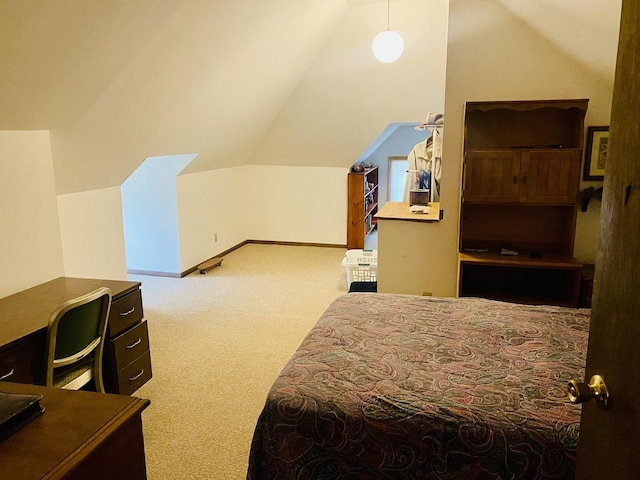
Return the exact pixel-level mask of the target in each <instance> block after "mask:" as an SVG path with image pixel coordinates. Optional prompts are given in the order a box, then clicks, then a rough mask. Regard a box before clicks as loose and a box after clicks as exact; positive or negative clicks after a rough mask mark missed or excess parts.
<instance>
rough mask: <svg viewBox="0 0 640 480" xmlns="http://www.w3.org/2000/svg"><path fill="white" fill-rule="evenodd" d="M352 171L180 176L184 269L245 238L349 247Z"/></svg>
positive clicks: (238, 170)
mask: <svg viewBox="0 0 640 480" xmlns="http://www.w3.org/2000/svg"><path fill="white" fill-rule="evenodd" d="M347 172H348V169H345V168H321V167H277V166H266V165H245V166H243V167H233V168H226V169H219V170H212V171H210V172H203V173H197V174H189V175H181V176H179V177H178V217H179V224H180V252H181V269H182V271H185V270H187V269H189V268H191V267H193V266H195V265H197V264H198V263H200V262H202V261H204V260H206V259H208V258H210V257H212V256H215V255H217V254H219V253H221V252H224V251H225V250H227V249H229V248H231V247H233V246H235V245H237V244H239V243H241V242H243V241H245V240H272V241H284V242H308V243H327V244H337V245H344V244H345V242H346V225H347V206H346V188H347ZM216 234H217V242H216V240H215V236H216Z"/></svg>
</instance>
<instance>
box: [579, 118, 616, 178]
mask: <svg viewBox="0 0 640 480" xmlns="http://www.w3.org/2000/svg"><path fill="white" fill-rule="evenodd" d="M608 143H609V127H588V128H587V148H586V150H585V156H584V174H583V176H582V179H583V180H604V168H605V165H606V163H607V145H608Z"/></svg>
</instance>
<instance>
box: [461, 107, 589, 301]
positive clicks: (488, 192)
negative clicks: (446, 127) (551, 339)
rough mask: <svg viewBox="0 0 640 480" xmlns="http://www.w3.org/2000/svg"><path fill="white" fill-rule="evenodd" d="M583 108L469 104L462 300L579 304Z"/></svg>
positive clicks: (463, 206)
mask: <svg viewBox="0 0 640 480" xmlns="http://www.w3.org/2000/svg"><path fill="white" fill-rule="evenodd" d="M587 104H588V100H585V99H580V100H546V101H514V102H512V101H505V102H468V103H467V104H466V105H465V139H464V157H465V158H464V168H463V186H462V197H461V216H460V237H459V279H458V293H459V295H460V296H479V297H485V298H493V299H497V300H507V301H514V302H521V303H532V304H552V305H565V306H577V304H578V297H579V290H580V272H581V269H582V264H581V263H580V262H578V261H577V260H576V259H575V258H574V257H573V245H574V239H575V226H576V216H577V208H578V191H579V186H580V171H581V170H580V164H581V159H582V145H583V137H584V116H585V113H586V110H587Z"/></svg>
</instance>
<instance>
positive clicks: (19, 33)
mask: <svg viewBox="0 0 640 480" xmlns="http://www.w3.org/2000/svg"><path fill="white" fill-rule="evenodd" d="M449 1H451V2H457V3H460V4H465V3H467V2H466V0H392V2H391V20H392V23H393V22H394V15H395V14H396V12H397V11H398V10H400V11H401V10H402V9H401V8H400V9H399V7H402V6H403V5H405V10H407V9H413V10H417V11H420V12H422V10H420V9H422V8H425V7H423V6H422V5H423V2H424V4H425V5H426V4H427V3H428V4H429V8H432V9H439V10H442V9H443V8H444V9H446V6H448V3H449ZM486 1H488V2H494V3H498V4H502V5H503V7H504V8H505V9H508V10H510V11H511V12H512V13H513V15H514V17H515V18H518V19H519V21H521V22H522V25H523V28H530V29H533V30H535V31H537V32H539V34H540V36H541V37H542V38H544V39H545V41H548V42H550V43H551V44H553V45H555V46H556V47H557V48H558V49H559V50H561V51H562V52H563V53H564V54H565V55H566V57H567V59H568V61H577V62H580V63H583V64H584V65H585V66H586V67H587V68H588V69H589V70H590V71H593V72H595V73H596V74H599V73H602V75H605V76H610V71H611V68H612V65H613V64H614V63H615V54H614V53H612V52H615V43H616V41H617V28H618V27H617V25H618V19H619V15H620V0H582V1H580V2H576V1H575V0H539V1H536V2H527V1H522V0H486ZM384 3H386V2H385V0H269V1H266V0H215V1H213V0H135V1H131V0H109V1H104V0H55V1H51V0H23V1H17V0H16V1H14V0H0V129H1V130H29V129H48V130H51V139H52V149H53V158H54V170H55V176H56V188H57V191H58V193H59V194H61V193H69V192H74V191H82V190H91V189H97V188H104V187H108V186H118V185H120V184H122V182H123V181H124V180H125V179H126V178H127V176H128V175H129V174H131V172H133V171H134V170H135V168H136V167H137V166H138V165H139V164H140V163H142V161H143V160H144V159H145V158H146V157H149V156H156V155H171V154H189V153H196V154H198V157H197V158H196V159H195V160H194V162H193V163H192V164H191V165H190V166H189V167H187V171H189V172H197V171H202V170H207V169H213V168H222V167H225V166H232V165H239V164H243V163H245V162H246V161H247V159H248V158H250V157H251V156H252V155H253V154H254V152H255V151H256V149H257V148H258V147H259V145H260V144H261V142H263V141H264V139H265V136H266V135H267V134H268V133H269V132H270V128H271V126H272V125H274V124H275V125H278V117H279V115H280V114H281V112H283V111H284V112H285V115H289V116H290V115H291V112H294V111H295V112H297V110H298V109H299V108H298V106H299V105H305V104H308V103H310V102H308V101H306V99H308V98H310V97H309V95H313V90H312V89H313V88H322V86H316V85H315V84H313V82H312V81H309V80H308V81H307V82H304V79H305V75H306V72H307V71H308V70H309V68H310V67H312V66H313V65H314V62H316V59H317V57H318V55H319V54H320V53H321V52H322V49H323V48H324V46H325V45H326V44H327V42H329V43H332V42H333V43H332V45H331V48H332V49H333V50H332V51H334V52H335V51H337V50H336V49H338V48H340V46H339V45H335V42H336V41H337V39H348V40H349V41H350V42H351V44H349V45H346V46H345V47H344V49H343V50H344V52H343V57H344V58H343V59H341V62H334V59H335V55H334V56H332V57H331V60H332V61H331V62H329V61H327V58H328V57H327V56H326V55H325V56H324V60H323V61H322V63H321V64H319V65H316V67H315V70H316V71H318V70H320V69H321V68H327V66H328V65H334V66H335V68H340V67H341V66H344V65H345V64H349V65H351V66H352V67H353V68H352V69H353V71H355V70H356V69H357V75H358V77H355V76H354V77H353V78H354V80H353V82H352V83H354V87H353V88H356V87H355V83H356V82H359V81H360V80H359V79H360V78H361V77H362V76H366V75H369V76H370V75H375V76H376V78H375V82H373V83H372V84H371V85H370V87H369V88H371V89H372V90H371V92H370V97H371V99H372V101H376V94H377V93H378V92H379V91H381V88H382V89H383V90H389V89H391V88H392V87H394V85H395V86H397V88H399V89H404V88H405V83H402V82H406V81H407V79H408V78H409V75H405V73H404V72H408V71H410V69H411V64H410V63H408V62H414V65H417V66H418V67H420V68H423V69H424V70H416V71H415V73H416V77H415V78H412V80H413V85H420V86H423V85H425V84H424V83H423V82H424V81H426V80H428V69H427V67H424V64H422V61H423V59H424V62H425V63H426V62H427V61H428V55H429V45H430V42H431V41H432V38H431V37H430V35H432V34H433V31H434V29H433V28H432V27H433V26H432V25H430V24H429V22H430V21H431V19H430V18H429V16H427V15H424V16H421V17H420V18H419V19H418V20H419V21H421V22H424V29H423V31H422V32H421V33H420V34H418V33H411V34H410V36H409V38H406V39H405V42H407V41H408V42H411V43H412V44H415V43H416V42H417V43H420V44H421V48H422V50H419V51H418V50H414V53H413V55H412V56H408V58H407V59H406V60H405V62H406V63H405V66H404V67H402V68H403V69H404V70H393V68H398V67H392V68H386V66H385V67H376V68H379V70H375V72H374V71H373V70H371V67H370V66H369V65H363V64H362V62H361V60H360V59H361V57H362V55H363V52H364V51H365V50H367V49H368V48H369V47H368V46H366V45H365V44H367V43H370V39H369V36H370V34H371V33H372V32H375V31H376V29H377V30H379V29H380V27H382V26H383V25H384V23H385V22H386V5H384ZM476 3H477V2H476ZM374 10H375V11H376V12H378V10H379V13H376V14H375V18H374V15H373V13H372V12H373V11H374ZM365 14H366V16H367V22H368V23H367V25H366V27H362V26H360V27H358V28H359V30H358V35H361V36H362V38H358V39H357V42H358V43H357V45H358V46H357V48H354V46H355V43H354V38H352V37H349V36H348V35H344V34H341V35H338V36H334V31H335V29H336V28H337V27H338V26H341V27H340V28H342V29H343V30H342V31H344V29H345V28H351V27H350V26H351V25H353V24H354V22H355V21H356V19H357V20H361V19H362V18H363V17H364V16H365ZM419 15H422V13H420V14H419ZM405 16H407V15H406V14H405ZM438 18H440V19H442V18H446V12H445V14H444V15H441V16H440V17H438ZM407 21H408V20H407ZM413 21H414V23H415V22H416V19H413ZM439 21H443V20H439ZM444 22H445V23H446V20H444ZM392 27H393V25H392ZM613 29H615V32H612V30H613ZM441 31H445V32H446V26H445V27H444V29H440V32H441ZM414 32H415V30H414ZM455 33H456V32H453V35H454V36H455ZM445 36H446V33H445ZM450 37H451V33H450ZM505 41H508V39H505ZM408 48H409V49H410V48H411V47H410V46H409V47H408ZM414 48H415V47H414ZM351 54H353V55H357V57H356V56H352V57H349V58H347V55H351ZM523 54H525V55H526V52H523ZM416 62H419V63H416ZM398 72H402V73H398ZM425 72H427V74H426V75H425V74H424V73H425ZM340 75H345V73H344V72H336V73H335V76H334V77H339V76H340ZM324 76H325V78H326V77H327V74H326V73H325V75H324ZM400 77H404V79H401V78H400ZM312 78H317V77H312ZM356 78H357V79H358V80H355V79H356ZM399 79H400V80H399ZM415 79H420V82H416V81H415ZM421 82H422V83H421ZM301 84H302V90H300V89H299V88H298V86H299V85H301ZM296 94H297V95H298V97H299V96H300V95H301V94H304V95H305V97H304V99H303V101H297V102H296V103H294V107H291V108H289V109H288V110H287V108H286V106H287V104H288V102H289V101H290V99H291V98H294V99H295V98H296ZM323 94H325V95H326V92H323ZM409 94H410V93H405V95H409ZM342 96H343V97H346V96H347V94H344V93H343V94H342ZM417 98H418V100H419V101H420V102H421V104H420V105H417V106H416V108H415V109H412V110H411V114H412V116H413V114H414V113H417V112H421V113H419V114H418V115H417V118H416V120H420V119H421V118H422V116H423V114H424V113H425V112H426V111H427V110H425V109H426V108H429V107H427V106H425V104H427V103H428V102H427V100H428V98H427V96H425V95H424V94H423V95H422V96H420V95H417ZM385 100H386V101H387V102H388V103H389V108H390V111H393V110H392V109H393V108H394V105H393V99H392V97H387V98H386V99H385ZM405 103H406V102H405ZM353 109H354V108H352V110H353ZM407 111H408V110H407V109H405V110H403V112H404V113H406V112H407ZM395 113H401V112H395ZM350 114H351V115H350V117H349V122H350V124H349V125H344V128H342V129H341V130H343V131H345V132H346V131H348V130H349V129H351V128H352V125H353V124H354V115H355V113H354V112H350ZM306 115H307V116H313V113H312V112H306ZM370 117H371V111H370V110H368V109H363V111H362V113H361V119H362V121H363V123H366V122H367V121H369V122H370V121H371V120H370ZM411 120H413V118H406V117H405V118H395V117H394V118H389V119H388V123H391V122H397V121H400V122H402V121H411ZM300 121H302V119H300ZM335 121H337V122H339V121H340V115H336V120H335ZM280 124H281V125H282V124H283V121H282V119H280ZM284 124H285V125H286V123H284ZM384 126H386V124H385V125H383V126H382V127H381V128H380V129H379V130H378V131H372V132H371V141H372V140H374V139H375V135H376V134H377V133H379V132H380V131H382V130H383V129H384ZM314 128H316V129H317V128H318V126H315V127H314ZM285 129H286V128H285ZM284 134H286V132H283V128H282V127H280V128H276V129H275V135H273V138H282V136H283V135H284ZM307 135H308V136H309V137H310V136H311V135H313V132H309V133H308V134H307ZM342 140H343V141H342V144H340V143H339V142H337V144H338V145H339V146H340V148H344V146H345V145H346V144H347V143H348V142H350V140H344V139H342ZM273 141H275V140H272V142H273ZM323 141H324V143H326V140H325V139H323ZM329 141H330V139H329ZM358 145H360V144H358ZM364 148H366V144H365V145H364V146H363V148H362V149H361V150H360V152H361V151H363V150H364ZM270 149H271V151H273V152H276V153H277V149H275V148H274V147H273V145H271V146H270ZM276 153H274V155H275V154H276ZM333 156H334V157H335V155H333ZM351 157H353V156H351ZM356 158H357V154H356ZM354 159H355V158H354ZM339 161H340V162H342V163H344V164H345V166H348V162H349V160H339ZM258 162H259V160H258ZM292 162H293V160H291V159H289V160H287V161H285V162H284V163H286V164H290V163H292Z"/></svg>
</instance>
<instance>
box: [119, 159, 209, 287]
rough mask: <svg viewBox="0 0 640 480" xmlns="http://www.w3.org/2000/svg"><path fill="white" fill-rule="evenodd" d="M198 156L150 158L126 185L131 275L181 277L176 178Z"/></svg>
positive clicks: (124, 198)
mask: <svg viewBox="0 0 640 480" xmlns="http://www.w3.org/2000/svg"><path fill="white" fill-rule="evenodd" d="M196 156H197V155H195V154H188V155H165V156H160V157H149V158H147V159H146V160H145V161H144V162H142V165H140V166H139V167H138V168H137V169H136V171H135V172H133V173H132V174H131V175H130V176H129V178H127V180H126V181H125V182H124V183H123V184H122V187H121V192H122V217H123V221H124V233H125V242H124V243H125V249H126V262H127V270H128V271H129V272H137V273H144V272H156V273H167V274H180V272H181V270H180V236H179V230H178V188H177V182H176V176H177V175H178V173H180V171H181V170H182V169H183V168H184V167H185V166H187V165H188V164H189V162H191V161H192V160H193V159H194V158H195V157H196Z"/></svg>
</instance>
